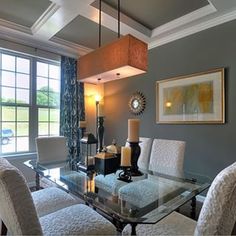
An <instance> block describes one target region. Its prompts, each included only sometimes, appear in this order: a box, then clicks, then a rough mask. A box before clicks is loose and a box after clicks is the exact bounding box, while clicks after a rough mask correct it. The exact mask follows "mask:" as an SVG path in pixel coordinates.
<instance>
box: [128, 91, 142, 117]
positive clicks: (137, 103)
mask: <svg viewBox="0 0 236 236" xmlns="http://www.w3.org/2000/svg"><path fill="white" fill-rule="evenodd" d="M145 105H146V99H145V96H144V95H143V93H141V92H135V93H134V94H132V96H131V97H130V100H129V110H130V112H131V113H132V114H134V115H140V114H141V113H143V111H144V109H145Z"/></svg>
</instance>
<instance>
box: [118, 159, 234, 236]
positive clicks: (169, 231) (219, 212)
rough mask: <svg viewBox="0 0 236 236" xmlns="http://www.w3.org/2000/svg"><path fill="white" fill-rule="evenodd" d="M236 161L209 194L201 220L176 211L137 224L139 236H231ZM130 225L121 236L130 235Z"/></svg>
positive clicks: (219, 175) (214, 183)
mask: <svg viewBox="0 0 236 236" xmlns="http://www.w3.org/2000/svg"><path fill="white" fill-rule="evenodd" d="M235 199H236V162H235V163H233V164H232V165H230V166H229V167H227V168H225V169H224V170H222V171H221V172H220V173H219V174H218V175H217V176H216V178H215V179H214V181H213V182H212V184H211V187H210V189H209V191H208V193H207V196H206V199H205V201H204V204H203V207H202V209H201V212H200V215H199V218H198V221H197V222H196V221H194V220H192V219H190V218H188V217H185V216H183V215H181V214H180V213H177V212H173V213H171V214H170V215H169V216H167V217H165V218H164V219H163V220H161V221H159V222H158V223H156V224H153V225H141V224H140V225H138V226H137V227H136V233H137V235H140V236H141V235H149V236H154V235H155V236H156V235H231V233H232V230H233V227H234V224H235V222H236V201H235ZM130 234H131V227H130V225H127V226H126V227H125V228H124V230H123V232H122V235H130Z"/></svg>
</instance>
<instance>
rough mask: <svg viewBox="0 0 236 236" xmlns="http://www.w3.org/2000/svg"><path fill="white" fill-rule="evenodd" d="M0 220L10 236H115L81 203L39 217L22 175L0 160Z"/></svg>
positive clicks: (106, 224) (98, 217) (105, 222)
mask: <svg viewBox="0 0 236 236" xmlns="http://www.w3.org/2000/svg"><path fill="white" fill-rule="evenodd" d="M0 193H1V194H0V218H1V220H2V221H3V222H4V224H5V226H6V228H7V230H8V232H9V234H10V235H116V228H115V227H114V226H113V224H112V223H110V222H109V221H108V220H106V219H105V218H104V217H103V216H101V215H99V214H98V213H97V212H96V211H94V210H93V209H91V208H90V207H88V206H86V205H83V204H76V205H73V206H69V207H66V208H63V209H60V210H58V211H55V212H53V213H51V214H47V215H44V216H42V217H40V218H39V217H38V214H37V211H36V208H35V205H34V202H33V199H32V196H31V193H30V191H29V188H28V186H27V184H26V180H25V178H24V176H23V175H22V173H21V172H20V171H19V170H18V169H17V168H15V167H14V166H12V165H11V164H10V163H9V162H8V161H7V160H6V159H4V158H0Z"/></svg>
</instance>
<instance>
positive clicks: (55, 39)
mask: <svg viewBox="0 0 236 236" xmlns="http://www.w3.org/2000/svg"><path fill="white" fill-rule="evenodd" d="M50 41H51V42H54V43H57V44H58V45H63V46H65V47H67V48H71V49H72V50H74V51H75V52H76V53H77V54H79V55H80V56H83V55H85V54H87V53H89V52H91V51H92V49H91V48H87V47H84V46H81V45H79V44H77V43H72V42H69V41H67V40H64V39H61V38H58V37H52V38H51V39H50Z"/></svg>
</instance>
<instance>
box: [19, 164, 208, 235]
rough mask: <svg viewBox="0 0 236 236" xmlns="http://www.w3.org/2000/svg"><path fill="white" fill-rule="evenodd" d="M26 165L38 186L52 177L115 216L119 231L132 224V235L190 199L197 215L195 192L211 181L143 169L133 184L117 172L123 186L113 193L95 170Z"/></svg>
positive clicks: (67, 165)
mask: <svg viewBox="0 0 236 236" xmlns="http://www.w3.org/2000/svg"><path fill="white" fill-rule="evenodd" d="M24 164H25V165H26V166H28V167H30V168H31V169H33V170H34V171H35V172H36V185H38V186H39V176H43V177H45V178H47V179H49V180H51V181H52V182H53V183H56V184H57V185H58V187H60V188H62V189H64V190H65V191H68V192H70V193H72V194H74V195H76V196H77V197H79V198H81V199H83V200H84V201H85V203H86V204H87V205H90V206H92V207H93V208H94V209H98V210H99V211H101V212H102V213H103V215H105V216H107V217H108V218H109V219H112V221H113V223H114V224H115V225H116V227H117V229H118V230H122V228H123V227H124V226H125V225H126V224H130V225H131V226H132V234H136V231H135V229H136V225H137V224H155V223H157V222H158V221H160V220H161V219H163V218H164V217H166V216H167V215H169V214H170V213H171V212H173V211H175V210H176V209H178V208H179V207H180V206H182V205H183V204H185V203H186V202H188V201H190V200H192V204H191V205H192V209H191V210H192V215H193V216H194V213H195V207H196V195H198V194H200V193H201V192H203V191H204V190H206V189H207V188H208V187H209V186H210V183H211V180H210V179H209V178H208V177H205V176H200V175H197V174H191V173H187V172H185V173H184V174H183V176H182V177H181V178H179V177H174V176H170V175H165V174H163V173H157V172H153V171H147V172H144V171H143V176H141V177H133V178H132V180H133V181H132V182H130V183H128V182H123V181H121V180H117V179H116V174H112V175H111V176H112V178H113V180H112V181H113V182H114V183H113V185H116V184H117V186H120V188H119V189H118V191H117V194H114V192H109V191H106V188H105V187H103V186H102V185H101V183H99V184H98V183H97V184H96V182H97V181H98V180H97V177H96V173H95V172H94V171H90V172H89V173H84V172H82V171H74V170H71V166H70V164H69V163H68V162H63V163H54V164H52V163H51V164H50V165H40V164H37V162H36V160H28V161H26V162H24ZM117 177H118V176H117ZM106 178H109V176H106ZM120 181H121V182H120Z"/></svg>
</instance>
